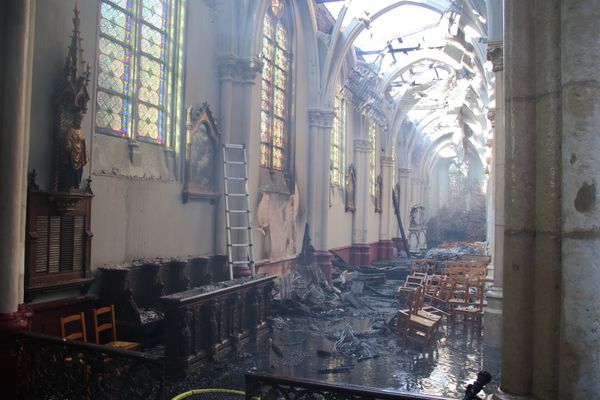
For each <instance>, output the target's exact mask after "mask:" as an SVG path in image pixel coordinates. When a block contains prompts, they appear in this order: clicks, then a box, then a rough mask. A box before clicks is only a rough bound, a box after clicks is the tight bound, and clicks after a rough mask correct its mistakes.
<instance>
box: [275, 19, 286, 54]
mask: <svg viewBox="0 0 600 400" xmlns="http://www.w3.org/2000/svg"><path fill="white" fill-rule="evenodd" d="M276 41H277V45H278V46H279V47H281V48H282V49H284V50H287V32H286V31H285V27H284V26H283V25H282V24H281V23H278V24H277V36H276Z"/></svg>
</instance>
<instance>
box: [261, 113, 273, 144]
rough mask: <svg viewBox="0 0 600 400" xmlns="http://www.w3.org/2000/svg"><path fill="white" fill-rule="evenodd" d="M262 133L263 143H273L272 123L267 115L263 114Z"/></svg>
mask: <svg viewBox="0 0 600 400" xmlns="http://www.w3.org/2000/svg"><path fill="white" fill-rule="evenodd" d="M260 132H261V134H260V140H261V142H271V122H270V121H269V118H268V117H267V114H266V113H261V121H260Z"/></svg>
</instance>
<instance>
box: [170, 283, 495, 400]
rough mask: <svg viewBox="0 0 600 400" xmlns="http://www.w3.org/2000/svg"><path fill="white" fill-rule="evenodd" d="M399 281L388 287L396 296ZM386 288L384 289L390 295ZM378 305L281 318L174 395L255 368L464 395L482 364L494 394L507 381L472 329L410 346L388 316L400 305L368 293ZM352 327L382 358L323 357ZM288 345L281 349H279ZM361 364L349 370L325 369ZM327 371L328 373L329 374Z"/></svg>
mask: <svg viewBox="0 0 600 400" xmlns="http://www.w3.org/2000/svg"><path fill="white" fill-rule="evenodd" d="M395 286H396V284H395V283H393V282H391V283H388V284H387V285H386V288H387V290H388V292H389V293H392V292H393V288H394V287H395ZM385 291H386V290H385V288H384V289H382V290H381V291H380V292H384V293H385ZM363 300H365V301H366V303H367V304H368V305H369V306H370V307H371V308H372V309H373V311H372V310H368V309H365V310H354V309H352V308H349V309H343V310H341V309H339V310H335V309H333V310H329V311H328V312H326V313H324V314H323V315H321V316H319V317H318V318H314V317H299V316H290V315H286V316H276V317H275V318H274V320H273V329H272V331H271V332H268V333H266V334H264V335H262V336H261V337H259V338H258V339H257V340H256V341H253V342H251V343H248V344H247V346H246V347H245V348H244V349H243V351H239V352H237V353H235V354H232V355H231V356H230V357H229V358H228V359H226V360H223V361H221V362H217V363H211V364H210V365H208V366H207V367H204V368H201V369H199V370H197V371H196V372H194V373H193V374H192V375H191V376H189V377H187V378H186V379H183V380H177V381H170V382H169V386H170V390H169V392H171V394H176V393H179V392H180V391H183V390H184V389H191V388H202V387H223V388H237V389H242V390H243V388H244V377H243V376H244V373H245V372H246V371H249V370H252V371H257V372H265V373H269V374H276V375H281V376H287V377H297V378H307V379H316V380H321V381H326V382H332V383H352V384H355V385H363V386H369V387H375V388H381V389H388V390H399V391H404V392H412V393H423V394H432V395H439V396H445V397H449V398H462V396H463V395H464V388H465V386H466V384H467V383H469V382H472V381H473V380H474V379H475V378H476V376H477V372H479V371H480V370H482V369H486V370H488V371H489V372H490V373H491V374H492V382H491V383H490V384H488V385H487V386H486V388H485V393H491V392H493V391H494V390H495V389H496V388H497V386H498V382H499V375H498V371H499V369H500V353H499V350H497V349H491V348H488V347H487V346H485V345H484V344H483V338H482V337H481V336H480V335H479V334H477V333H474V332H472V331H471V330H470V329H465V328H463V327H457V328H456V329H449V328H448V327H446V326H444V327H442V328H441V329H440V331H439V332H438V334H437V340H436V343H435V344H434V345H431V346H430V347H429V349H428V351H427V352H425V353H422V352H421V351H420V348H418V347H416V346H414V345H410V344H409V345H406V346H405V345H403V343H402V340H401V339H400V338H399V337H398V335H397V333H395V332H392V331H390V330H388V329H385V320H386V318H387V317H388V316H389V315H392V314H393V312H394V310H395V309H397V308H398V307H399V306H400V305H399V304H398V303H395V300H393V299H391V298H382V297H375V296H364V297H363ZM348 325H350V326H351V332H353V333H354V335H355V336H356V337H357V338H358V339H359V340H360V344H361V346H362V345H364V346H368V348H369V349H370V350H372V351H376V352H377V353H378V354H379V356H377V357H376V358H370V359H365V360H362V361H358V360H357V359H356V358H339V357H333V356H324V357H323V356H318V355H317V351H318V350H322V351H326V352H331V351H332V348H333V345H334V343H335V341H336V340H337V339H339V337H340V334H341V332H342V331H343V330H344V328H345V327H347V326H348ZM275 350H280V351H275ZM277 353H280V354H281V355H278V354H277ZM339 366H353V367H352V368H351V369H348V370H347V371H346V372H343V373H320V370H324V369H330V370H331V369H335V368H336V367H339ZM321 372H323V371H321Z"/></svg>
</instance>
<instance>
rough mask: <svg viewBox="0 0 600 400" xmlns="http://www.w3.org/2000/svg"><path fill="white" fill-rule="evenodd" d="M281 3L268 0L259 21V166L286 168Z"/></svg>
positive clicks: (285, 47) (286, 79)
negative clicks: (264, 12)
mask: <svg viewBox="0 0 600 400" xmlns="http://www.w3.org/2000/svg"><path fill="white" fill-rule="evenodd" d="M286 6H287V5H286V4H285V2H284V0H272V1H271V6H270V7H269V9H268V10H267V13H266V14H265V18H264V21H263V43H262V59H263V62H264V65H263V71H262V90H261V116H260V121H261V123H260V165H261V166H262V167H266V168H269V169H272V170H277V171H286V170H288V168H289V104H290V101H289V100H290V99H289V94H290V38H289V36H290V33H289V28H288V24H287V21H286V17H285V10H284V7H286Z"/></svg>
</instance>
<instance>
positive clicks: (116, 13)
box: [100, 3, 128, 42]
mask: <svg viewBox="0 0 600 400" xmlns="http://www.w3.org/2000/svg"><path fill="white" fill-rule="evenodd" d="M101 13H102V19H101V20H100V32H102V33H103V34H105V35H107V36H110V37H112V38H115V39H117V40H119V41H121V42H126V41H127V34H128V30H127V16H126V15H125V13H123V12H122V11H121V10H118V9H116V8H114V7H112V6H110V5H108V4H106V3H103V4H102V8H101Z"/></svg>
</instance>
